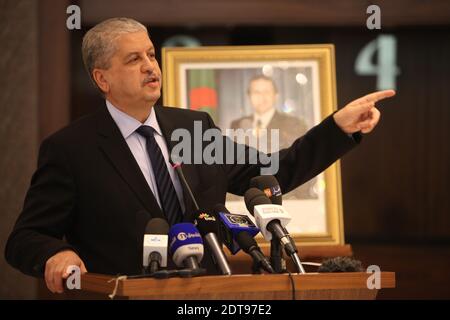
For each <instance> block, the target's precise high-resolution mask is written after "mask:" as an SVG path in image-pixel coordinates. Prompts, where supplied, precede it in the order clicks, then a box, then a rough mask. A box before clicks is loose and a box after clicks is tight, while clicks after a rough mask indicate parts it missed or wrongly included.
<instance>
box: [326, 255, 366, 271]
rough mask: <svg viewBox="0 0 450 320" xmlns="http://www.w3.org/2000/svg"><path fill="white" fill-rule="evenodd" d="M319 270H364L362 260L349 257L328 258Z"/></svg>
mask: <svg viewBox="0 0 450 320" xmlns="http://www.w3.org/2000/svg"><path fill="white" fill-rule="evenodd" d="M317 271H318V272H363V271H364V269H363V267H362V264H361V261H359V260H355V259H353V258H349V257H336V258H330V259H326V260H324V261H323V262H322V264H321V266H320V267H319V269H318V270H317Z"/></svg>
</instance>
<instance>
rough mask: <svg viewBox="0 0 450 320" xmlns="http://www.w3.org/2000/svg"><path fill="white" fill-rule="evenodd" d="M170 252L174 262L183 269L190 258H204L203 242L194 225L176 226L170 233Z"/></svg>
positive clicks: (181, 224)
mask: <svg viewBox="0 0 450 320" xmlns="http://www.w3.org/2000/svg"><path fill="white" fill-rule="evenodd" d="M169 251H170V253H171V254H172V260H173V262H174V263H175V264H176V265H177V266H178V267H181V266H182V265H183V262H184V261H185V260H186V258H188V257H193V256H195V257H197V260H198V261H201V260H202V257H203V240H202V236H201V235H200V233H199V232H198V230H197V228H196V227H195V226H194V225H193V224H192V223H177V224H174V225H173V226H172V227H171V228H170V231H169Z"/></svg>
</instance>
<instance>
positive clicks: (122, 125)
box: [106, 100, 162, 139]
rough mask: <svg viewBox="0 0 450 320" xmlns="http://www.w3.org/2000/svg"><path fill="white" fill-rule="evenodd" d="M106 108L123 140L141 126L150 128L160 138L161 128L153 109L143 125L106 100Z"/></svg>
mask: <svg viewBox="0 0 450 320" xmlns="http://www.w3.org/2000/svg"><path fill="white" fill-rule="evenodd" d="M106 107H107V108H108V111H109V113H110V114H111V117H112V118H113V120H114V122H115V123H116V124H117V126H118V127H119V130H120V132H121V133H122V136H123V137H124V139H127V138H128V137H129V136H130V135H131V134H133V132H135V131H136V130H137V128H139V127H140V126H142V125H145V126H150V127H152V128H153V129H155V131H156V132H157V133H158V134H159V135H160V136H162V133H161V128H160V127H159V124H158V120H157V119H156V113H155V108H153V107H152V108H151V111H150V115H149V116H148V118H147V120H145V122H144V123H141V122H140V121H139V120H137V119H135V118H133V117H132V116H130V115H128V114H126V113H125V112H123V111H121V110H119V109H118V108H117V107H115V106H114V105H113V104H112V103H111V102H109V101H108V100H106Z"/></svg>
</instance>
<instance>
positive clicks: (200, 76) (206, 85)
mask: <svg viewBox="0 0 450 320" xmlns="http://www.w3.org/2000/svg"><path fill="white" fill-rule="evenodd" d="M188 90H189V91H188V92H189V109H192V110H200V111H205V112H208V113H209V115H210V116H211V118H213V120H214V121H217V119H216V117H217V86H216V75H215V72H214V70H207V69H203V70H190V71H189V72H188Z"/></svg>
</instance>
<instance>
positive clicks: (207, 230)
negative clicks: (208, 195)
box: [172, 161, 231, 275]
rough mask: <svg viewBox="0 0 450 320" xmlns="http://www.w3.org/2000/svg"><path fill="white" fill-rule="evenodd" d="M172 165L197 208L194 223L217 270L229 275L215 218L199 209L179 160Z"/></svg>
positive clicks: (229, 270) (229, 269) (228, 267)
mask: <svg viewBox="0 0 450 320" xmlns="http://www.w3.org/2000/svg"><path fill="white" fill-rule="evenodd" d="M172 167H173V168H174V170H175V171H176V172H177V174H178V177H179V179H180V181H181V183H182V184H183V185H184V187H185V189H186V190H187V192H188V194H189V197H190V198H191V200H192V203H193V204H194V207H195V209H196V210H197V212H196V213H195V215H194V217H195V224H196V226H197V228H198V229H199V231H200V233H201V234H202V236H203V237H204V238H205V240H206V243H208V247H209V248H210V250H211V252H212V258H213V262H214V264H215V265H216V267H217V268H218V269H219V271H220V272H222V274H226V275H231V268H230V266H229V264H228V261H227V258H226V256H225V253H224V252H223V249H222V243H221V242H220V241H219V239H218V238H217V234H218V232H217V230H218V229H219V227H218V223H217V220H216V218H215V217H213V216H211V215H209V216H208V217H207V216H206V215H207V214H206V213H205V212H202V211H200V208H199V206H198V203H197V201H196V200H195V197H194V194H193V193H192V190H191V187H190V186H189V184H188V182H187V181H186V178H185V177H184V173H183V169H182V168H181V161H176V162H174V163H172ZM202 214H206V215H202Z"/></svg>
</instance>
